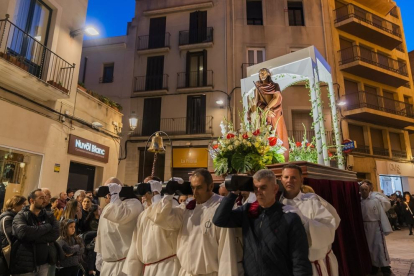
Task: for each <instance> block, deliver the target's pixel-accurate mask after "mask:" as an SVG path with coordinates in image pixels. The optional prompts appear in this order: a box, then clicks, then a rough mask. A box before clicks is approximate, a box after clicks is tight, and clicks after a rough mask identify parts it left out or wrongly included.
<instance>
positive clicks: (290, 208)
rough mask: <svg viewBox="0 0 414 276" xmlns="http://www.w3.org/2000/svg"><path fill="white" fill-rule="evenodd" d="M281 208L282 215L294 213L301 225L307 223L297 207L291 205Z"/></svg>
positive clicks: (306, 219)
mask: <svg viewBox="0 0 414 276" xmlns="http://www.w3.org/2000/svg"><path fill="white" fill-rule="evenodd" d="M282 208H283V212H284V213H296V214H297V215H298V216H299V217H300V220H301V221H302V223H303V224H305V223H307V222H308V218H307V217H305V216H304V215H303V214H302V212H301V211H300V210H299V208H298V207H296V206H293V205H285V206H283V207H282Z"/></svg>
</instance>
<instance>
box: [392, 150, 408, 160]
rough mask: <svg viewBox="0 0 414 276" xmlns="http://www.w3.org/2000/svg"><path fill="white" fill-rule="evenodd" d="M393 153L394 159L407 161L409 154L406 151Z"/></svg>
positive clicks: (394, 151)
mask: <svg viewBox="0 0 414 276" xmlns="http://www.w3.org/2000/svg"><path fill="white" fill-rule="evenodd" d="M391 152H392V158H396V159H407V152H406V151H400V150H391Z"/></svg>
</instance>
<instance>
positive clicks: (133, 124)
mask: <svg viewBox="0 0 414 276" xmlns="http://www.w3.org/2000/svg"><path fill="white" fill-rule="evenodd" d="M137 125H138V117H137V115H136V114H135V111H132V113H131V117H130V118H129V128H130V129H131V131H134V130H135V129H136V128H137Z"/></svg>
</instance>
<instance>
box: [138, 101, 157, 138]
mask: <svg viewBox="0 0 414 276" xmlns="http://www.w3.org/2000/svg"><path fill="white" fill-rule="evenodd" d="M160 122H161V98H149V99H145V100H144V116H143V122H142V136H150V135H151V134H153V133H154V132H156V131H159V130H160Z"/></svg>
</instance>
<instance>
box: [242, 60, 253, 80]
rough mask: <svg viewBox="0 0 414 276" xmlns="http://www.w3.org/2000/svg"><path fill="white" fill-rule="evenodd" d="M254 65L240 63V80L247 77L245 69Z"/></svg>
mask: <svg viewBox="0 0 414 276" xmlns="http://www.w3.org/2000/svg"><path fill="white" fill-rule="evenodd" d="M255 64H256V63H242V66H241V69H242V79H244V78H246V77H247V67H250V66H253V65H255Z"/></svg>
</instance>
